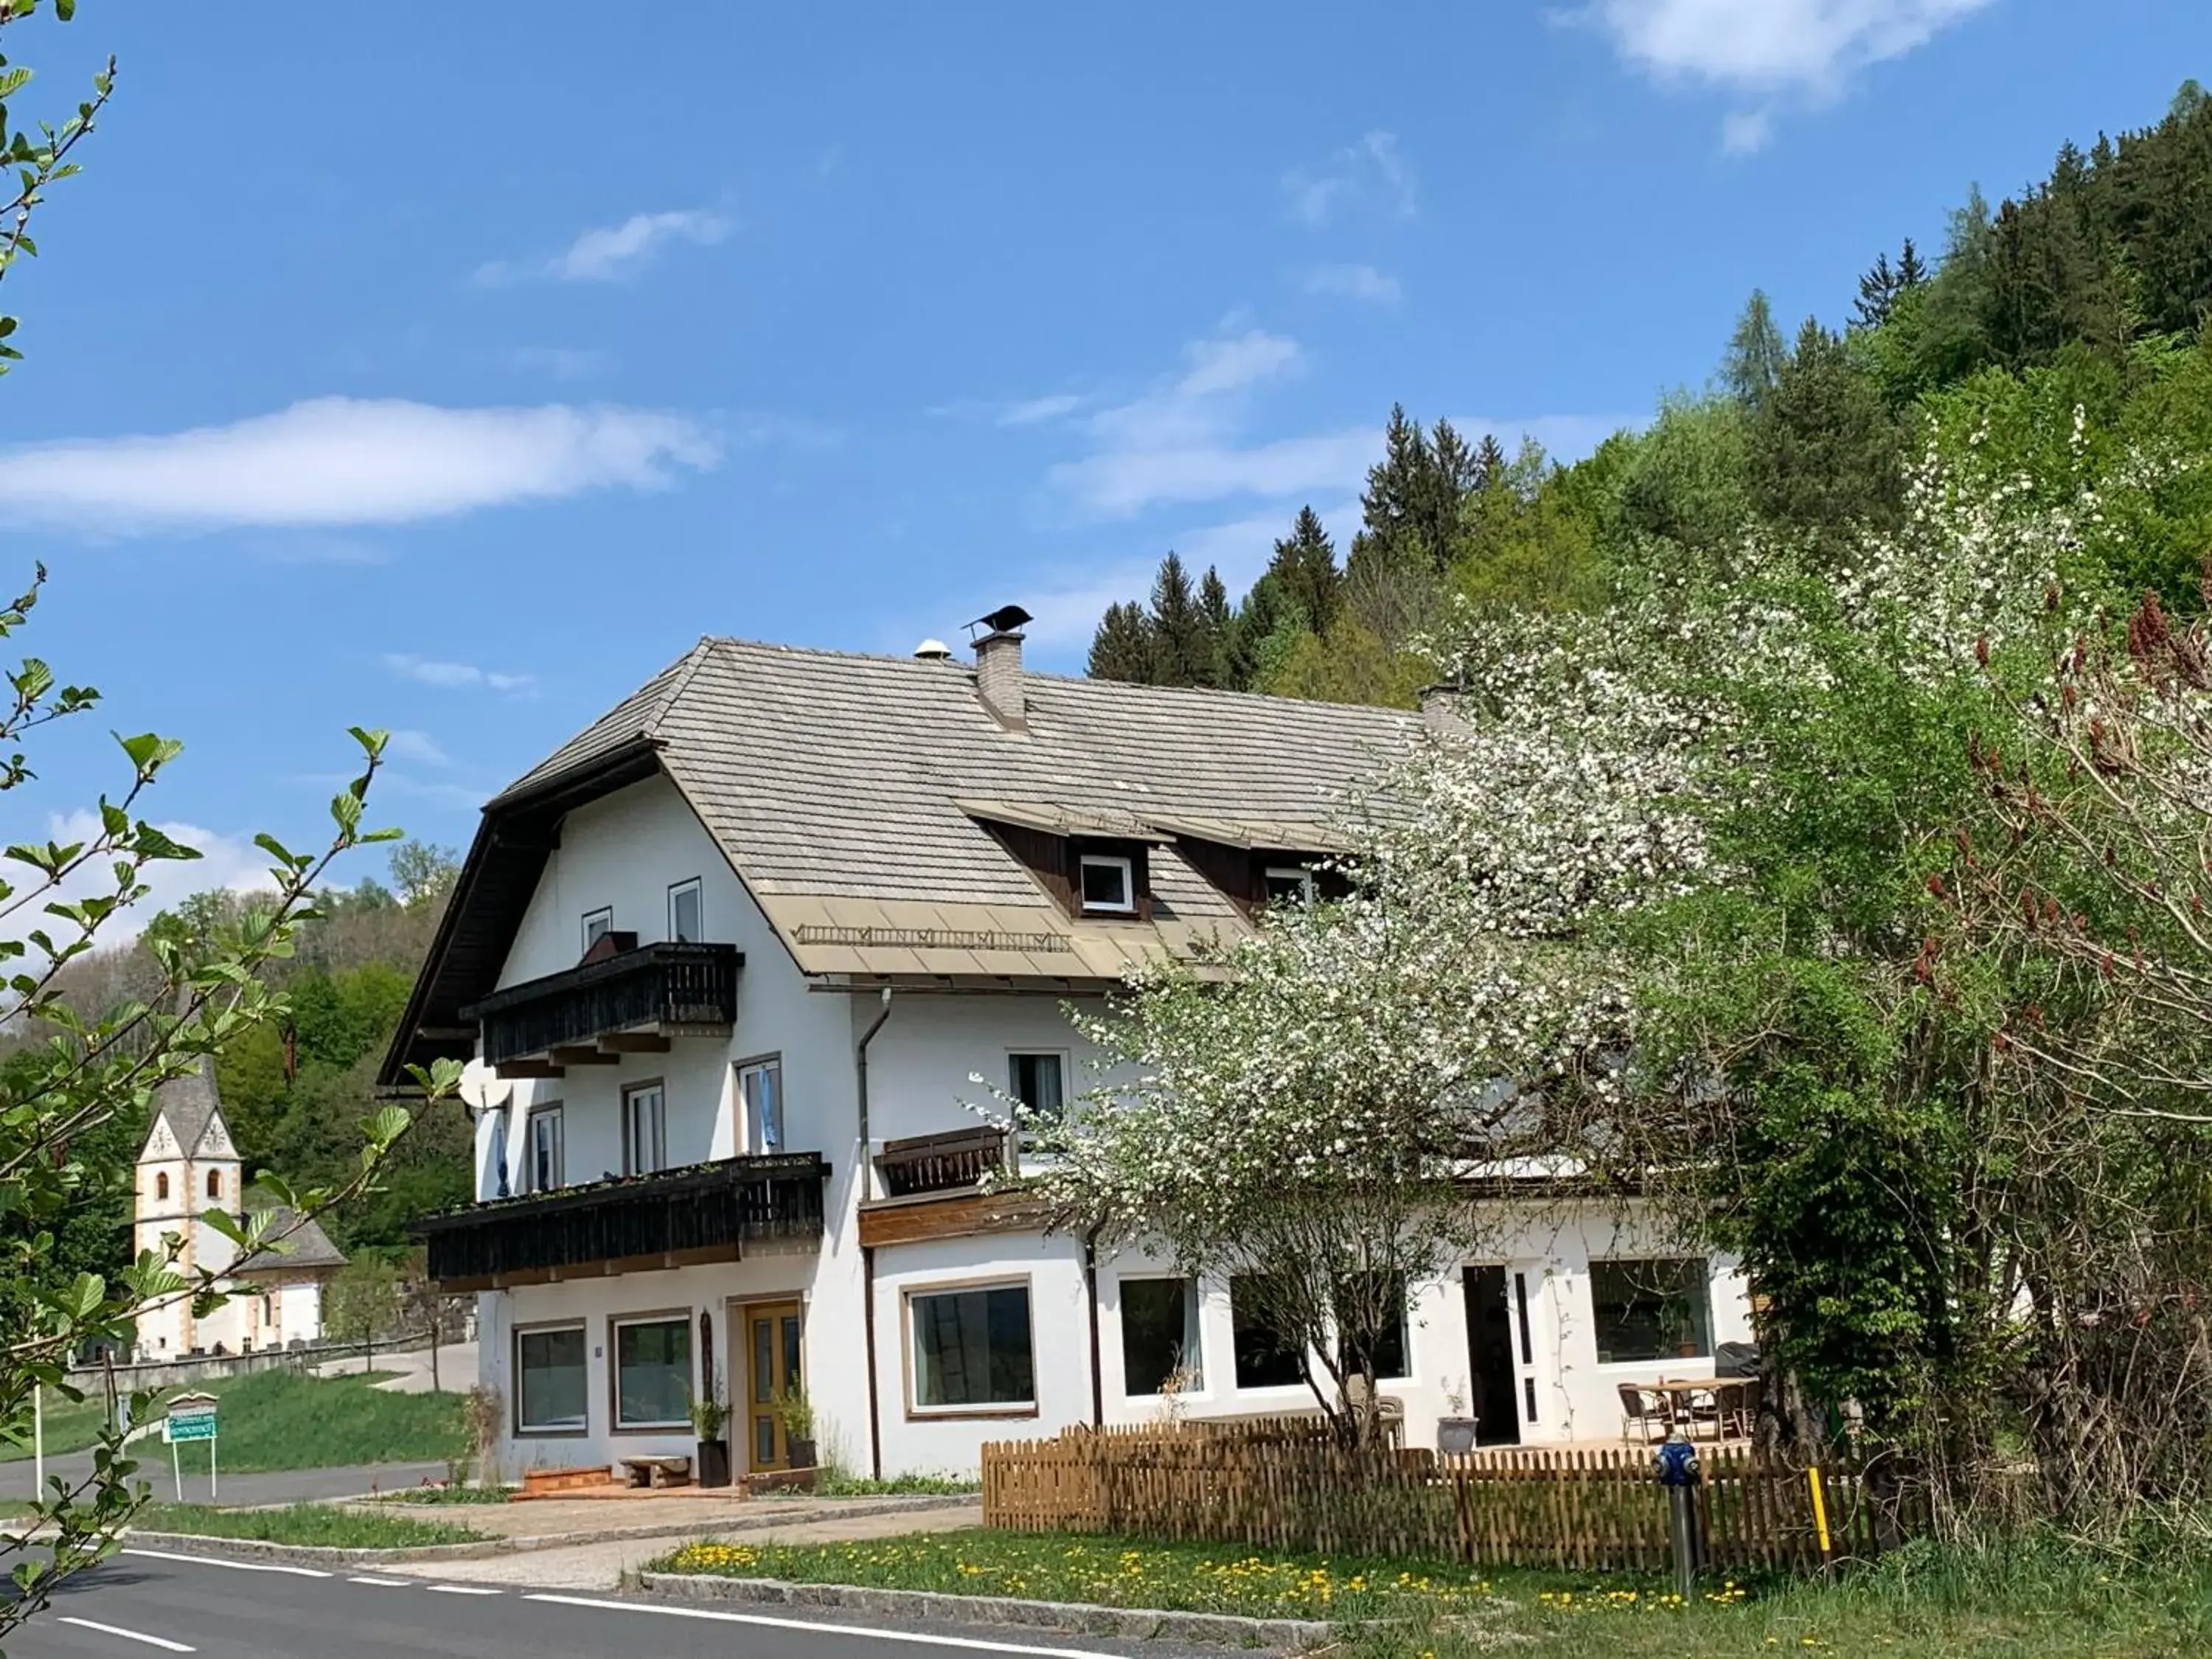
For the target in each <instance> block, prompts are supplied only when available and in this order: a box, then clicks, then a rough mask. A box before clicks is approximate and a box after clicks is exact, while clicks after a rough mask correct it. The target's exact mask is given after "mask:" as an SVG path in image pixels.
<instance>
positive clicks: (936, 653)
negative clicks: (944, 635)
mask: <svg viewBox="0 0 2212 1659" xmlns="http://www.w3.org/2000/svg"><path fill="white" fill-rule="evenodd" d="M914 654H915V657H916V658H917V659H920V660H921V661H923V662H951V660H952V647H951V646H949V645H947V644H945V641H943V640H924V641H922V642H921V644H920V645H917V646H916V647H915V648H914Z"/></svg>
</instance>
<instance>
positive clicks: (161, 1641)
mask: <svg viewBox="0 0 2212 1659" xmlns="http://www.w3.org/2000/svg"><path fill="white" fill-rule="evenodd" d="M54 1616H55V1619H56V1620H57V1621H58V1622H59V1623H61V1624H64V1625H81V1626H83V1627H84V1628H85V1629H87V1630H96V1631H98V1632H100V1634H101V1635H102V1636H120V1637H121V1638H123V1639H124V1640H125V1641H126V1642H143V1643H145V1644H146V1645H147V1646H149V1647H155V1648H167V1649H168V1650H169V1651H170V1652H172V1653H197V1652H198V1651H199V1650H198V1649H197V1648H188V1647H186V1646H185V1644H183V1643H182V1642H172V1641H171V1640H170V1639H169V1638H167V1637H166V1636H149V1635H147V1634H146V1632H144V1631H142V1630H125V1629H124V1628H123V1626H120V1625H103V1624H101V1623H100V1621H99V1620H97V1619H73V1618H71V1617H70V1615H69V1614H67V1613H57V1614H55V1615H54Z"/></svg>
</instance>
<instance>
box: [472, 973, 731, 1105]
mask: <svg viewBox="0 0 2212 1659" xmlns="http://www.w3.org/2000/svg"><path fill="white" fill-rule="evenodd" d="M743 967H744V957H743V955H741V954H740V953H739V952H738V948H737V946H735V945H676V944H660V945H640V946H638V947H637V948H636V949H635V950H630V951H619V952H617V954H615V955H613V956H610V957H605V959H604V960H602V961H599V962H589V963H584V964H583V965H582V966H580V967H576V968H570V969H565V970H563V971H562V972H561V973H557V974H548V975H545V976H544V978H543V979H533V980H526V981H524V982H523V983H522V984H520V985H510V986H509V987H507V989H505V990H503V991H495V992H493V993H492V994H490V995H489V996H488V997H486V998H484V1000H483V1001H481V1002H477V1003H473V1004H471V1006H468V1007H465V1008H464V1009H462V1010H461V1018H464V1019H467V1020H472V1021H475V1022H476V1023H477V1025H478V1027H479V1028H480V1032H479V1034H480V1037H481V1041H482V1044H483V1048H482V1054H483V1058H484V1060H487V1061H488V1062H489V1063H490V1064H492V1065H493V1066H497V1067H498V1068H499V1073H500V1075H501V1077H559V1076H561V1075H562V1071H563V1069H564V1068H565V1067H566V1066H574V1065H594V1064H599V1065H604V1064H611V1063H612V1061H613V1060H615V1059H616V1058H617V1056H618V1055H619V1054H622V1053H624V1052H630V1053H635V1052H638V1051H640V1050H641V1049H660V1048H666V1047H667V1046H668V1042H669V1039H671V1037H679V1036H719V1037H726V1036H729V1034H730V1028H731V1025H732V1023H733V1022H734V1021H735V1019H736V1018H737V1009H738V970H739V969H742V968H743Z"/></svg>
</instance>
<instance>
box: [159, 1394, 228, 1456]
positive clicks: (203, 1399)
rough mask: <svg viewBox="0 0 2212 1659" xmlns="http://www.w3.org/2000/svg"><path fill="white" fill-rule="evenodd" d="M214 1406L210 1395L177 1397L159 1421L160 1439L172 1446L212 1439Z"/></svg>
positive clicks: (213, 1397)
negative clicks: (188, 1441) (180, 1442)
mask: <svg viewBox="0 0 2212 1659" xmlns="http://www.w3.org/2000/svg"><path fill="white" fill-rule="evenodd" d="M215 1405H216V1402H215V1396H214V1395H211V1394H180V1395H178V1396H177V1397H176V1398H175V1399H174V1400H172V1401H170V1402H169V1411H168V1415H167V1417H165V1418H163V1419H162V1420H161V1438H162V1439H164V1440H166V1441H167V1442H168V1443H169V1444H171V1445H175V1444H177V1443H179V1441H186V1440H212V1439H214V1438H215Z"/></svg>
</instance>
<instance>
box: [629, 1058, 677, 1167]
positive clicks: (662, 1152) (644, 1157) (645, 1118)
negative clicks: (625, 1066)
mask: <svg viewBox="0 0 2212 1659" xmlns="http://www.w3.org/2000/svg"><path fill="white" fill-rule="evenodd" d="M667 1167H668V1109H667V1105H666V1096H665V1093H664V1092H663V1091H662V1089H661V1086H660V1079H658V1078H655V1079H653V1081H652V1082H650V1083H633V1084H631V1085H629V1087H628V1088H627V1089H624V1090H623V1174H624V1175H651V1174H652V1173H653V1171H654V1170H665V1169H666V1168H667Z"/></svg>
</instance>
